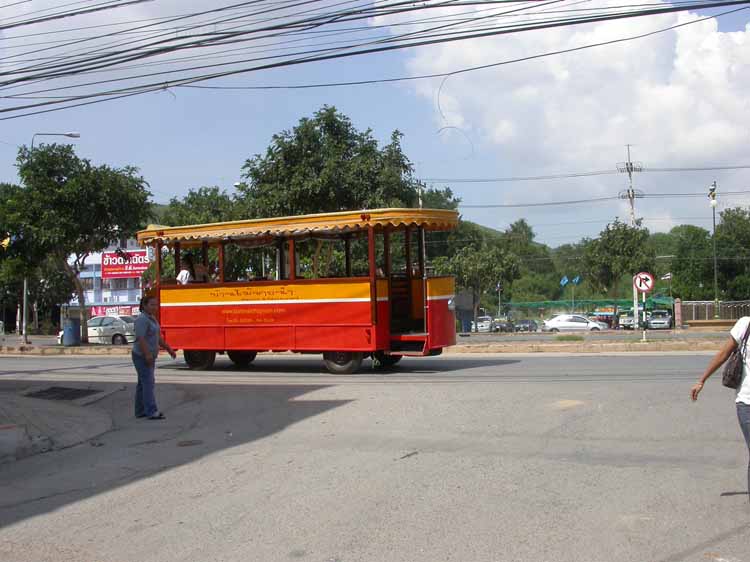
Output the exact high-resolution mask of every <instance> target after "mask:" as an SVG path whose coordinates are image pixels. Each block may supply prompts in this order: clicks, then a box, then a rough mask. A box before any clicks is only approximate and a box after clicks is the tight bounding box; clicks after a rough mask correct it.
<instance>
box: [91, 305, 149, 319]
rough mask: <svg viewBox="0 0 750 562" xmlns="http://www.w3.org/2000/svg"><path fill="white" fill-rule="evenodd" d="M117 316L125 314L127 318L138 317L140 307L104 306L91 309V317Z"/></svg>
mask: <svg viewBox="0 0 750 562" xmlns="http://www.w3.org/2000/svg"><path fill="white" fill-rule="evenodd" d="M116 314H120V315H122V314H125V315H127V316H138V314H140V312H139V310H138V305H129V304H128V305H111V306H110V305H104V306H92V307H91V308H89V316H90V317H91V318H93V317H94V316H114V315H116Z"/></svg>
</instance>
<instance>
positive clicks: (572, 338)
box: [555, 334, 584, 341]
mask: <svg viewBox="0 0 750 562" xmlns="http://www.w3.org/2000/svg"><path fill="white" fill-rule="evenodd" d="M583 339H584V338H583V336H579V335H576V334H565V335H563V336H557V337H556V338H555V341H583Z"/></svg>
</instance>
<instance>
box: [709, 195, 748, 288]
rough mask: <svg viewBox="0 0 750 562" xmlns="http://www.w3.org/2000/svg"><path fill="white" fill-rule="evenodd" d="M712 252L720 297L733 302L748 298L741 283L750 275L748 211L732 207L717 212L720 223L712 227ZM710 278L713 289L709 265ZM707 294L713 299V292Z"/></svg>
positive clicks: (744, 282) (745, 284)
mask: <svg viewBox="0 0 750 562" xmlns="http://www.w3.org/2000/svg"><path fill="white" fill-rule="evenodd" d="M716 253H717V255H718V257H719V258H720V259H719V260H718V263H719V267H718V270H719V271H718V273H719V287H723V288H724V291H723V292H724V296H726V297H727V298H729V299H737V300H744V299H747V298H748V297H750V293H748V292H747V289H748V283H747V280H743V278H744V277H748V276H750V211H748V210H746V209H742V208H740V207H736V208H734V209H726V210H725V211H722V212H721V222H720V223H719V224H717V225H716ZM711 257H712V259H713V253H712V254H711ZM711 275H712V277H711V287H712V288H713V263H711ZM710 293H711V298H713V289H711V291H710Z"/></svg>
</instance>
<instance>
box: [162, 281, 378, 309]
mask: <svg viewBox="0 0 750 562" xmlns="http://www.w3.org/2000/svg"><path fill="white" fill-rule="evenodd" d="M369 298H370V284H369V282H367V281H365V282H362V283H319V284H307V283H305V284H300V285H297V284H289V283H284V284H280V285H256V286H248V285H245V286H238V287H232V286H223V287H195V286H189V287H185V288H178V289H177V288H176V289H169V288H163V289H162V290H161V302H162V303H163V304H172V303H190V302H201V303H208V302H217V303H220V302H224V301H233V302H237V301H294V300H300V301H310V300H332V299H333V300H335V299H368V300H369Z"/></svg>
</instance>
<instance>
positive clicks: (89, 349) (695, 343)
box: [0, 339, 724, 356]
mask: <svg viewBox="0 0 750 562" xmlns="http://www.w3.org/2000/svg"><path fill="white" fill-rule="evenodd" d="M723 343H724V339H692V340H690V341H687V340H672V341H669V340H667V341H663V340H662V341H649V342H645V343H644V342H641V341H629V342H622V341H615V342H587V341H582V342H550V341H545V342H529V341H519V342H502V343H491V342H490V343H484V342H482V343H459V344H457V345H454V346H452V347H449V348H446V350H445V352H446V353H456V354H458V353H603V352H609V351H613V352H623V351H632V352H643V351H718V350H719V349H720V348H721V346H722V345H723ZM130 349H131V348H130V346H121V345H120V346H110V345H101V346H96V347H94V346H82V347H61V346H54V347H53V346H35V345H17V346H0V355H15V356H24V355H33V356H39V355H47V356H55V355H118V356H127V355H130Z"/></svg>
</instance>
